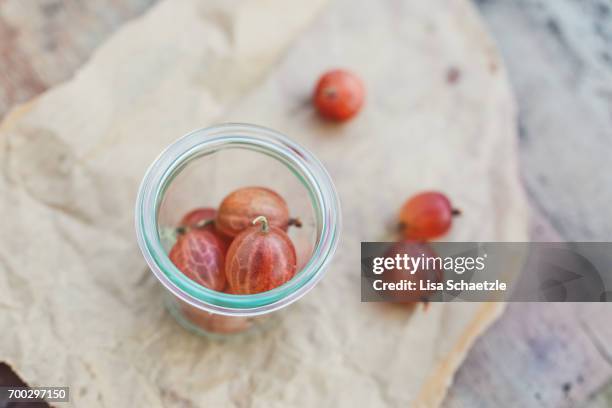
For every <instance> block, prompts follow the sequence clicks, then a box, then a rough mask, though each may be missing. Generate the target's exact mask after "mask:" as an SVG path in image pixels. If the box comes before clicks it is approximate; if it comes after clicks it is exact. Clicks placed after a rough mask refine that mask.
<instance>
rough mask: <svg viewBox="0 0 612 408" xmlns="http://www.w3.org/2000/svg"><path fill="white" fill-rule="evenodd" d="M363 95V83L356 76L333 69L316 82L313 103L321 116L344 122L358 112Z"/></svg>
mask: <svg viewBox="0 0 612 408" xmlns="http://www.w3.org/2000/svg"><path fill="white" fill-rule="evenodd" d="M364 95H365V89H364V86H363V82H362V81H361V79H360V78H359V77H358V76H357V75H355V74H353V73H352V72H349V71H345V70H342V69H335V70H332V71H328V72H326V73H325V74H323V76H322V77H321V78H320V79H319V81H318V82H317V86H316V88H315V91H314V97H313V103H314V106H315V108H316V109H317V111H318V112H319V114H320V115H321V116H323V117H325V118H327V119H331V120H336V121H345V120H348V119H350V118H352V117H353V116H355V115H356V114H357V112H359V110H360V109H361V106H362V105H363V100H364Z"/></svg>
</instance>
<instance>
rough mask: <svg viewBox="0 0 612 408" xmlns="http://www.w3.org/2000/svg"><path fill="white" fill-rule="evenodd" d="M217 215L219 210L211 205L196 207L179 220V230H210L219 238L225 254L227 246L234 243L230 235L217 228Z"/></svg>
mask: <svg viewBox="0 0 612 408" xmlns="http://www.w3.org/2000/svg"><path fill="white" fill-rule="evenodd" d="M216 216H217V210H215V209H214V208H209V207H202V208H196V209H194V210H191V211H189V212H188V213H187V214H185V215H184V216H183V218H181V221H180V222H179V227H178V232H179V233H183V232H186V231H187V230H189V229H193V228H197V229H200V230H205V231H210V232H212V233H213V234H215V235H216V237H217V238H219V241H220V243H221V244H222V245H221V249H222V250H223V254H225V253H226V252H227V248H229V245H230V244H231V243H232V240H231V238H230V237H227V236H225V235H223V234H221V233H220V232H219V231H217V229H216V228H215V217H216Z"/></svg>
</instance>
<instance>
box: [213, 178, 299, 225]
mask: <svg viewBox="0 0 612 408" xmlns="http://www.w3.org/2000/svg"><path fill="white" fill-rule="evenodd" d="M258 216H264V217H266V219H267V220H268V223H269V224H270V226H273V227H277V228H281V229H283V230H285V231H286V230H287V228H288V226H289V207H287V203H286V202H285V200H284V199H283V197H281V196H280V195H279V194H277V193H276V192H274V191H272V190H270V189H269V188H265V187H243V188H240V189H238V190H236V191H234V192H232V193H230V194H229V195H227V196H226V197H225V198H224V199H223V201H222V202H221V205H220V206H219V211H218V212H217V218H216V220H215V228H217V230H219V232H221V233H222V234H224V235H227V236H228V237H235V236H236V235H238V234H239V233H240V232H242V231H243V230H245V229H246V228H248V227H250V226H251V222H252V221H253V220H254V219H255V218H256V217H258Z"/></svg>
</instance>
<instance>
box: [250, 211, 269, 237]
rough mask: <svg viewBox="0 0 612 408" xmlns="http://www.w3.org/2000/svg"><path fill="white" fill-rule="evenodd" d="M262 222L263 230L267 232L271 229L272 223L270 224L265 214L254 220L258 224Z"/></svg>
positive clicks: (254, 223)
mask: <svg viewBox="0 0 612 408" xmlns="http://www.w3.org/2000/svg"><path fill="white" fill-rule="evenodd" d="M260 222H261V230H262V231H263V232H264V233H267V232H268V231H270V225H269V224H268V219H267V218H266V217H264V216H263V215H260V216H259V217H257V218H255V219H254V220H253V225H257V224H258V223H260Z"/></svg>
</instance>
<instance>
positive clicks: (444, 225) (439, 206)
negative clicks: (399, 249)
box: [399, 191, 461, 240]
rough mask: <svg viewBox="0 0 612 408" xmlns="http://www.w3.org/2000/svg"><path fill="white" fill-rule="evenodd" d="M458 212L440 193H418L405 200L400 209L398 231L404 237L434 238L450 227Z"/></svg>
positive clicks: (416, 238)
mask: <svg viewBox="0 0 612 408" xmlns="http://www.w3.org/2000/svg"><path fill="white" fill-rule="evenodd" d="M460 213H461V212H460V211H459V210H456V209H454V208H453V207H452V206H451V203H450V201H449V199H448V198H447V197H446V196H445V195H444V194H442V193H439V192H436V191H426V192H423V193H419V194H416V195H414V196H412V197H411V198H410V199H409V200H408V201H406V203H404V205H403V206H402V208H401V210H400V215H399V228H400V232H401V233H402V235H403V237H404V238H405V239H415V240H426V239H431V238H436V237H439V236H441V235H444V234H445V233H446V232H447V231H448V230H449V229H450V227H451V224H452V219H453V216H454V215H458V214H460Z"/></svg>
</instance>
